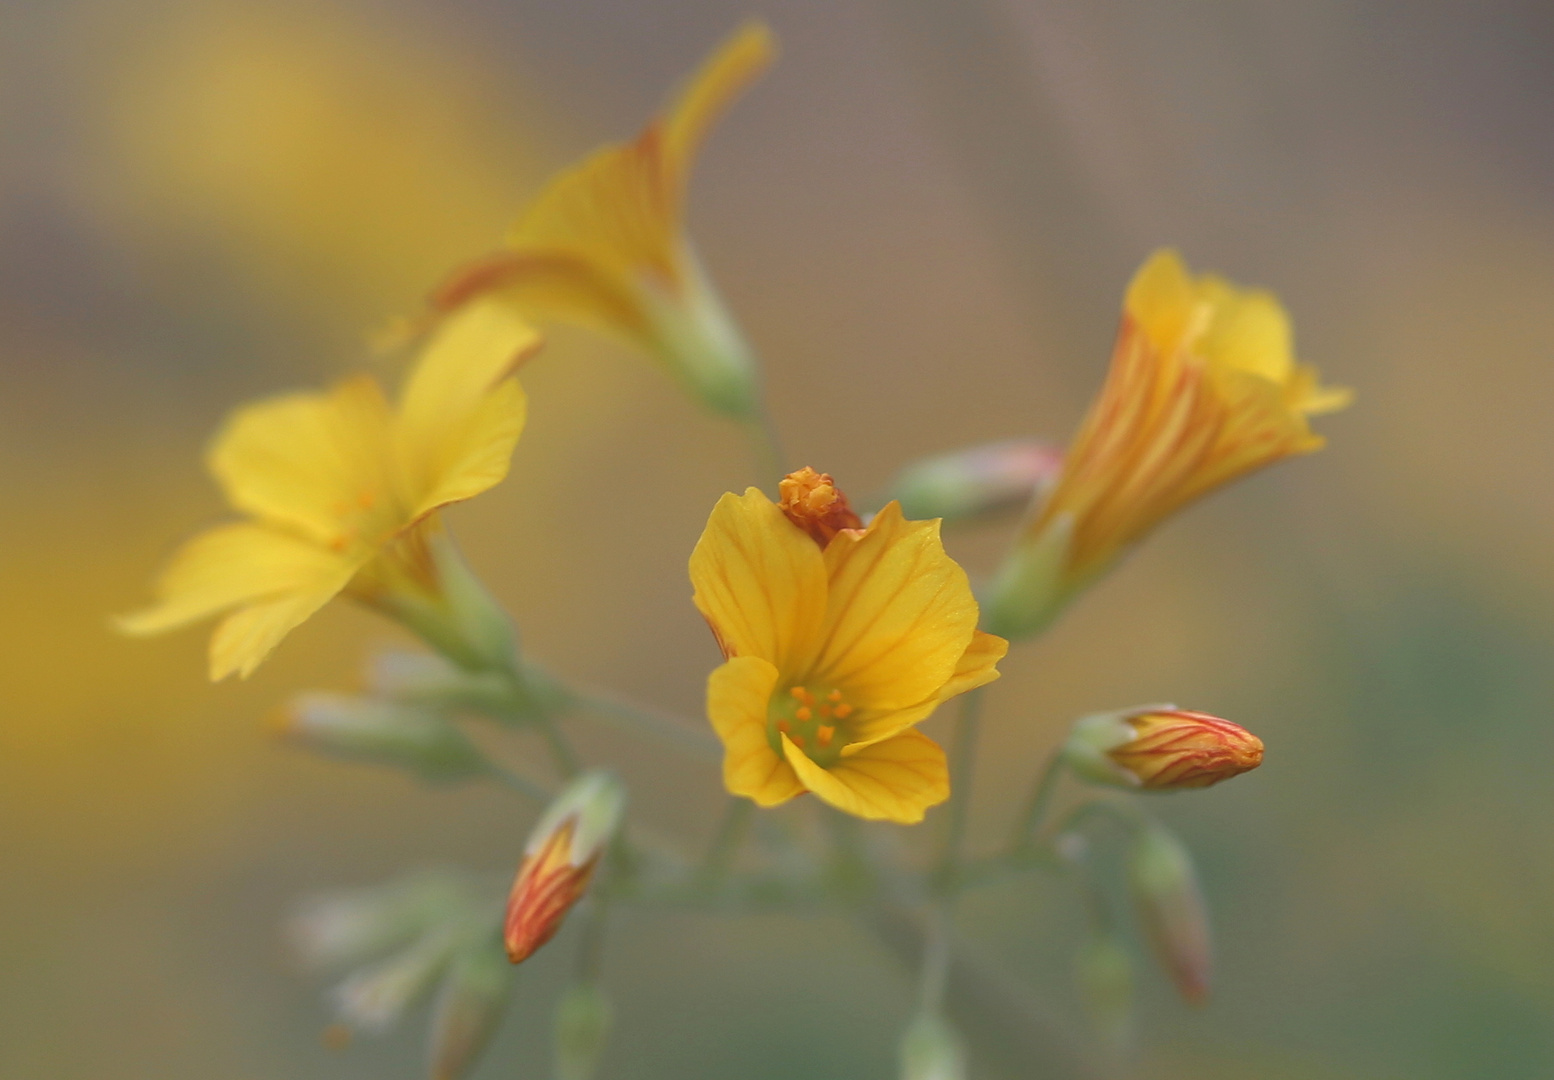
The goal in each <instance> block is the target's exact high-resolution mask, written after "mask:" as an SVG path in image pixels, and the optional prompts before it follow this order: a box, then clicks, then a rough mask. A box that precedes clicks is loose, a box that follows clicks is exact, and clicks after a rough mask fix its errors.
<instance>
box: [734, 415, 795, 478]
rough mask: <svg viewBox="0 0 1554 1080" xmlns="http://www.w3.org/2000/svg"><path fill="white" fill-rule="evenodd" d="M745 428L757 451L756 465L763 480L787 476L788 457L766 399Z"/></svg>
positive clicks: (746, 423) (746, 422) (747, 421)
mask: <svg viewBox="0 0 1554 1080" xmlns="http://www.w3.org/2000/svg"><path fill="white" fill-rule="evenodd" d="M744 427H745V431H746V432H747V433H748V434H749V436H750V444H751V446H752V447H753V448H754V450H755V456H756V464H757V467H758V468H759V470H760V473H761V477H762V479H763V480H764V479H766V478H768V477H770V478H772V480H773V481H775V478H776V477H780V476H783V475H784V474H786V473H787V471H788V470H787V467H786V463H787V460H788V457H787V454H785V453H784V452H783V448H782V436H781V434H780V433H779V432H778V431H777V424H776V422H775V421H773V420H772V412H771V409H769V408H768V407H767V405H766V401H765V399H764V397H763V399H762V400H761V402H760V403H759V405H758V406H757V411H756V415H755V416H753V417H751V418H750V419H749V420H746V421H745V425H744Z"/></svg>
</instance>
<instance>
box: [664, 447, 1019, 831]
mask: <svg viewBox="0 0 1554 1080" xmlns="http://www.w3.org/2000/svg"><path fill="white" fill-rule="evenodd" d="M817 493H818V496H817ZM783 496H784V498H783V504H782V506H778V505H777V504H775V503H773V502H772V501H771V500H770V499H768V498H767V497H766V496H765V495H764V494H762V493H761V492H760V491H759V490H757V489H755V488H751V489H749V490H748V491H746V492H745V494H744V495H740V496H736V495H733V494H728V495H724V496H723V498H722V499H720V500H719V501H718V504H717V506H716V508H714V510H713V511H712V516H711V518H710V519H709V520H708V522H707V528H706V531H704V532H703V533H702V536H701V539H700V540H699V541H698V542H697V544H696V550H695V552H694V553H693V554H692V555H691V581H692V583H693V584H694V585H695V587H696V594H695V603H696V606H697V608H699V609H700V610H701V613H702V614H703V615H704V616H706V619H707V622H708V623H709V624H710V625H711V626H712V630H713V633H714V634H715V635H716V636H717V639H718V643H719V645H720V646H721V647H722V649H723V655H724V657H725V662H724V664H723V665H722V666H721V667H719V668H718V669H717V670H716V671H714V672H713V673H712V675H711V676H710V677H709V678H708V681H707V714H708V717H709V719H710V720H711V721H712V725H713V727H714V729H716V731H717V733H718V736H719V737H720V738H721V739H722V740H723V745H724V750H725V756H724V761H723V781H724V784H725V785H726V786H727V787H728V790H729V791H730V792H732V793H733V794H735V795H743V796H746V797H748V798H750V799H753V800H754V801H755V802H756V803H758V804H759V805H761V806H775V805H777V804H778V803H782V802H785V801H786V800H788V799H791V798H792V797H793V796H795V795H798V794H799V793H801V792H804V791H810V792H813V793H814V794H815V795H818V796H819V797H820V798H821V799H822V800H824V801H825V802H827V803H830V804H831V805H832V806H835V807H837V808H838V809H840V810H844V811H846V812H848V813H850V814H856V815H858V816H859V817H865V818H877V819H885V820H889V821H899V822H907V823H910V822H915V821H919V820H921V819H922V816H923V812H924V811H925V810H926V809H927V808H928V807H930V806H933V805H935V804H936V803H940V802H943V801H944V800H945V799H946V798H948V797H949V793H950V784H949V774H948V771H947V769H946V765H945V757H944V752H943V751H942V750H941V749H940V748H939V746H938V745H937V744H936V743H934V742H933V740H931V739H929V738H928V737H927V736H925V735H922V734H919V733H918V732H917V731H915V730H914V725H915V724H917V723H919V722H920V721H922V720H925V719H927V718H928V716H929V715H930V714H931V713H932V712H933V711H934V709H936V708H937V707H938V706H939V704H940V703H941V702H943V701H945V700H947V699H949V698H951V697H954V696H955V695H956V694H960V693H963V692H965V691H967V690H970V689H973V688H974V687H978V686H982V685H984V684H985V683H989V682H991V681H993V680H994V679H996V678H997V677H998V671H997V669H996V665H997V663H998V661H999V660H1000V659H1001V658H1002V657H1003V655H1004V652H1005V650H1006V649H1007V647H1008V643H1007V642H1005V641H1004V640H1003V639H1002V638H997V637H994V636H993V635H991V634H985V633H982V632H981V631H979V630H978V629H977V628H976V627H977V615H978V611H977V602H976V599H975V598H974V597H973V596H972V594H971V588H970V586H969V584H968V583H967V581H966V574H965V572H964V571H963V570H962V569H961V568H960V567H959V566H958V565H957V564H956V563H955V562H954V560H952V559H951V558H950V557H949V556H948V555H946V554H945V551H944V546H943V545H942V544H941V543H940V541H939V522H938V521H937V520H934V521H907V520H906V519H905V518H903V517H902V515H901V508H900V506H899V505H898V504H896V503H891V504H890V505H888V506H886V507H885V509H883V510H881V511H880V512H879V514H877V515H876V516H875V518H874V520H873V521H871V522H870V523H869V525H868V527H867V528H852V527H843V528H840V529H836V528H834V526H835V525H836V524H837V523H838V522H839V521H843V520H845V518H846V516H847V514H849V513H850V512H848V511H846V505H845V501H841V502H840V505H838V501H839V500H840V498H841V497H840V493H838V492H836V491H835V488H834V485H833V484H831V481H830V477H828V476H823V475H820V474H816V473H814V472H813V471H811V470H804V471H802V472H800V473H795V474H793V475H791V476H790V477H789V478H788V479H787V480H786V481H784V492H783ZM852 520H853V521H854V522H856V520H857V519H856V518H853V519H852Z"/></svg>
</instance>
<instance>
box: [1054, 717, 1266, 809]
mask: <svg viewBox="0 0 1554 1080" xmlns="http://www.w3.org/2000/svg"><path fill="white" fill-rule="evenodd" d="M1064 753H1065V755H1066V756H1067V759H1068V763H1069V765H1070V766H1071V767H1072V768H1073V769H1074V771H1075V772H1077V773H1079V774H1080V775H1081V776H1083V777H1084V778H1085V779H1087V780H1093V781H1095V782H1097V783H1102V784H1112V785H1115V786H1119V787H1127V788H1143V789H1144V790H1146V791H1180V790H1182V789H1184V788H1203V787H1208V786H1210V785H1211V784H1217V783H1219V782H1220V781H1221V780H1229V779H1230V778H1231V777H1232V776H1239V775H1240V774H1241V773H1244V772H1247V771H1248V770H1250V769H1255V768H1257V766H1258V765H1260V764H1262V760H1263V742H1262V740H1261V739H1259V738H1258V737H1257V736H1256V735H1253V734H1252V733H1251V732H1250V731H1248V730H1246V728H1244V727H1241V726H1240V725H1239V724H1232V723H1231V722H1230V721H1229V720H1221V719H1219V717H1217V716H1210V715H1208V714H1207V713H1199V712H1188V711H1187V710H1185V709H1178V708H1177V707H1176V706H1174V705H1147V706H1142V707H1140V708H1136V709H1123V710H1120V711H1118V712H1110V713H1098V714H1096V715H1094V716H1087V717H1085V718H1084V719H1083V720H1081V721H1079V722H1078V723H1077V724H1075V725H1074V730H1073V733H1072V734H1071V735H1070V736H1069V739H1068V743H1067V745H1066V746H1065V748H1064Z"/></svg>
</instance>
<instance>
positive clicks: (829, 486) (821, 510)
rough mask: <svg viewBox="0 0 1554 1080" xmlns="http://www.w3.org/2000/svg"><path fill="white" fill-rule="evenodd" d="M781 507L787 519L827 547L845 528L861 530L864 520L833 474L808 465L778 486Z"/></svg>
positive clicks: (784, 479) (791, 474) (788, 476)
mask: <svg viewBox="0 0 1554 1080" xmlns="http://www.w3.org/2000/svg"><path fill="white" fill-rule="evenodd" d="M777 493H778V496H779V501H778V504H777V505H778V506H779V507H781V509H782V512H783V513H784V514H786V515H787V517H788V520H789V521H791V522H793V524H795V525H797V526H798V527H799V528H801V529H803V530H804V531H805V532H807V533H808V534H809V535H810V537H811V538H813V539H814V541H815V543H817V544H819V545H820V546H821V548H824V547H825V546H826V545H827V544H829V543H830V542H831V541H832V539H834V538H835V536H836V534H837V533H839V532H841V531H842V530H843V529H861V528H863V520H862V519H861V518H859V517H858V515H857V514H855V513H853V508H852V507H851V506H849V505H848V504H847V496H846V495H843V494H842V492H841V491H840V490H839V489H838V488H837V486H836V481H834V480H832V479H831V474H830V473H820V472H816V471H815V470H814V469H811V468H810V467H809V466H808V465H806V466H804V468H802V469H800V470H799V471H798V472H791V473H789V474H788V475H787V476H785V477H783V478H782V480H781V482H780V483H778V485H777Z"/></svg>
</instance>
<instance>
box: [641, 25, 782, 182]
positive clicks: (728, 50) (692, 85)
mask: <svg viewBox="0 0 1554 1080" xmlns="http://www.w3.org/2000/svg"><path fill="white" fill-rule="evenodd" d="M776 58H777V39H776V36H775V35H773V34H772V31H771V28H770V27H768V26H767V25H766V24H765V23H761V22H750V23H746V24H745V25H744V26H742V27H740V29H739V30H737V31H735V33H734V34H733V36H732V37H730V38H729V39H728V40H727V41H725V42H724V43H723V44H722V45H721V46H719V48H718V50H717V52H715V53H713V54H712V55H711V56H710V57H708V58H707V60H706V61H705V62H704V63H703V64H702V66H701V68H700V70H698V71H697V72H696V74H695V75H693V76H692V77H691V78H690V80H689V81H687V83H686V85H685V87H684V88H683V89H682V90H681V91H680V95H679V98H678V99H677V100H676V102H675V104H674V107H673V108H672V109H670V111H669V114H668V116H667V117H665V120H664V156H665V171H666V172H670V173H671V174H678V176H677V178H676V183H677V185H678V186H680V187H681V188H682V189H683V186H684V182H685V179H684V178H685V176H686V174H688V173H689V171H690V166H691V162H692V160H694V158H695V156H696V152H697V151H698V150H699V149H701V144H702V140H703V139H705V138H706V137H707V132H708V131H710V130H711V128H712V126H713V125H714V124H716V123H717V122H718V120H719V118H720V117H722V115H723V114H724V113H725V112H727V111H728V108H729V106H731V105H732V104H733V103H734V101H735V100H736V99H737V98H738V97H739V95H740V94H742V93H744V91H745V88H746V87H748V86H749V85H750V84H751V83H753V82H755V80H756V79H758V78H760V77H761V75H763V74H764V73H765V72H766V69H767V68H769V67H771V66H772V63H773V61H774V60H776Z"/></svg>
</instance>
